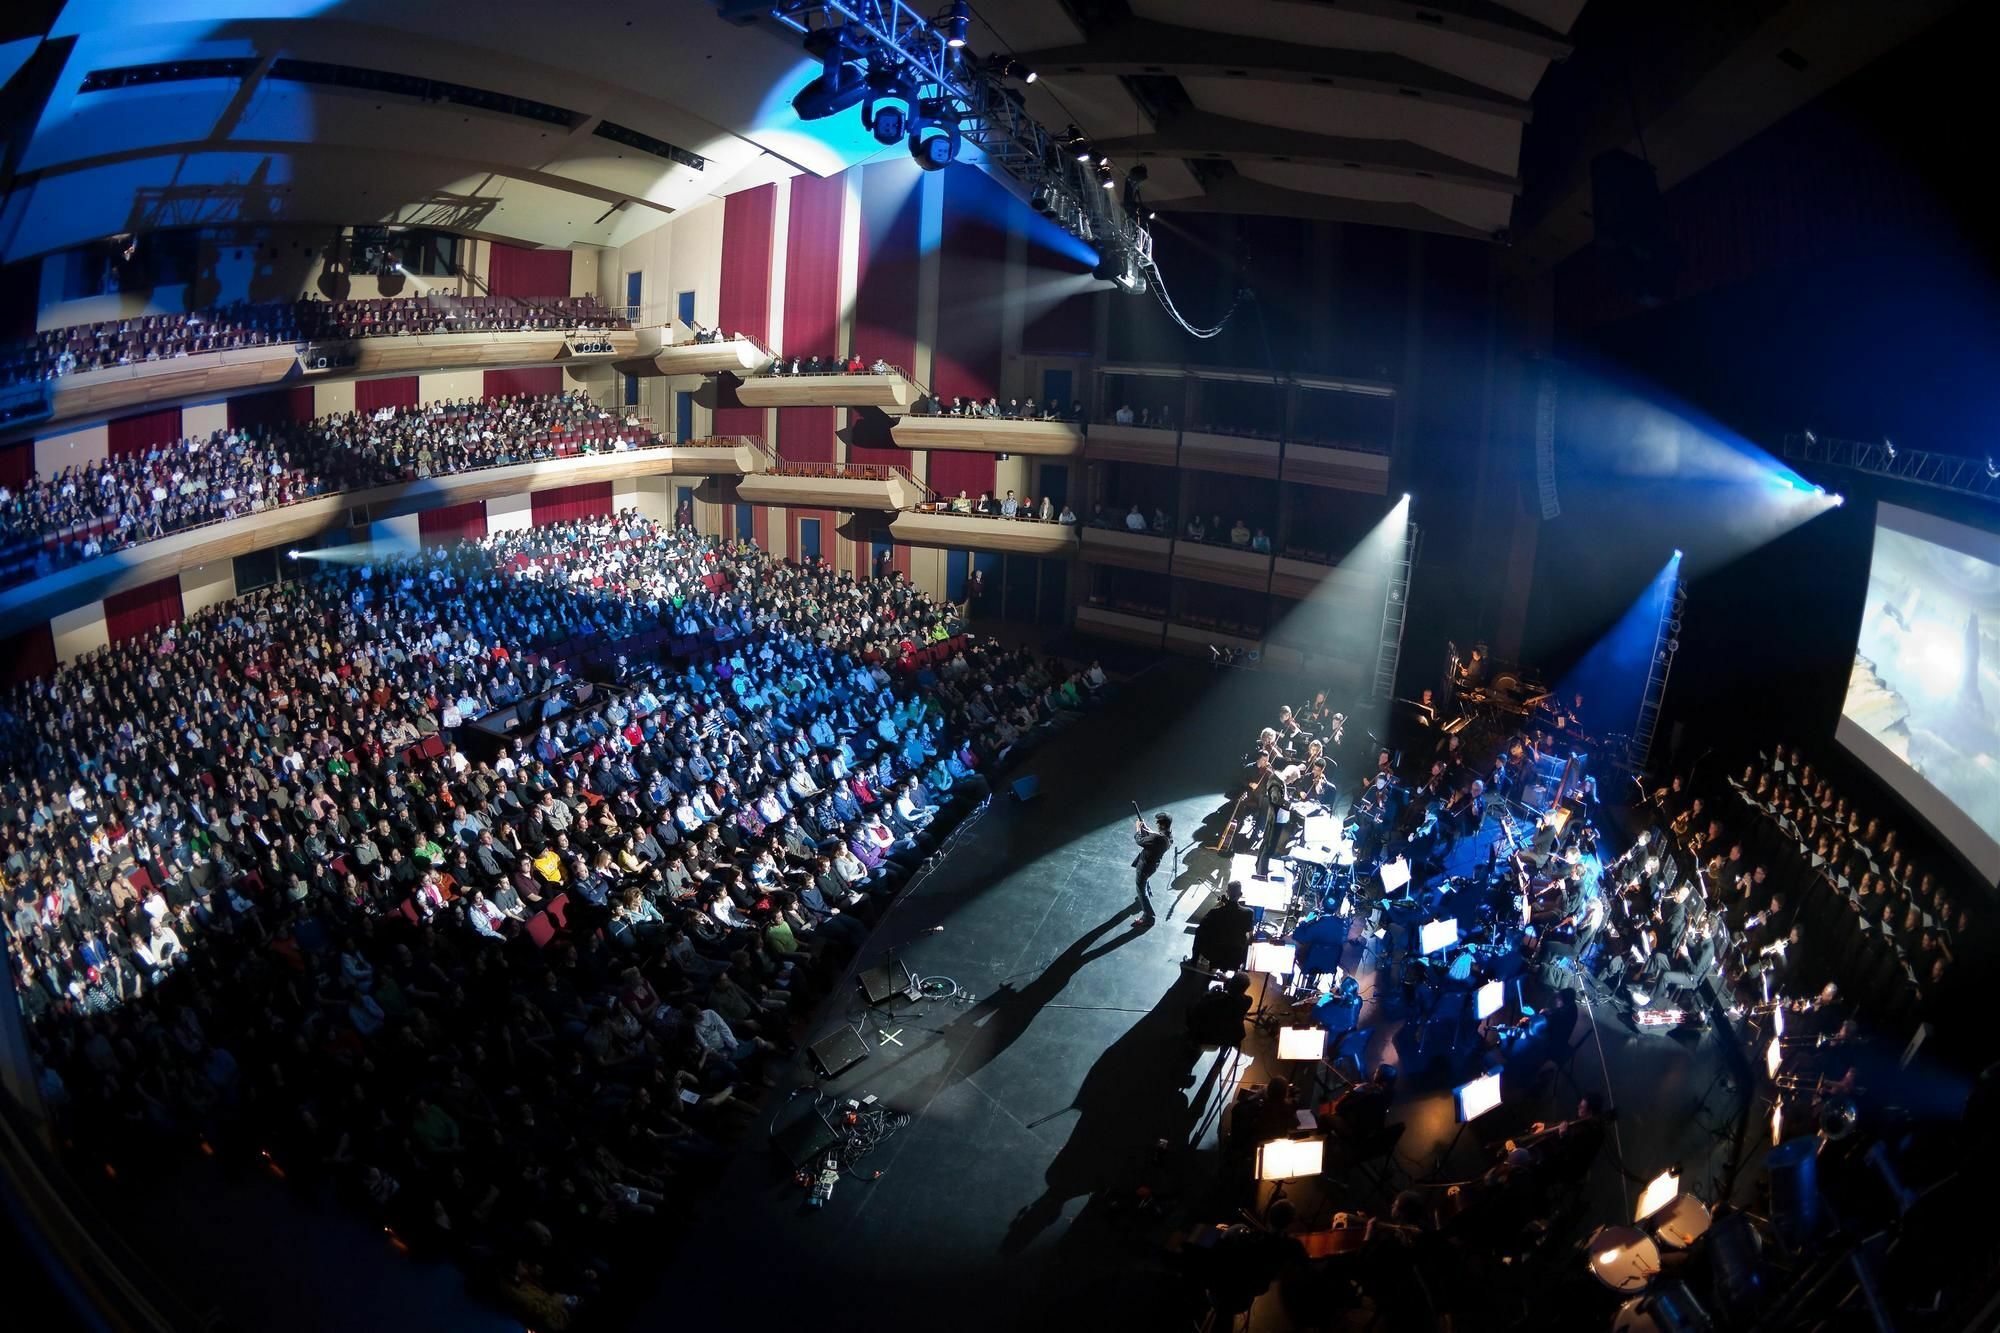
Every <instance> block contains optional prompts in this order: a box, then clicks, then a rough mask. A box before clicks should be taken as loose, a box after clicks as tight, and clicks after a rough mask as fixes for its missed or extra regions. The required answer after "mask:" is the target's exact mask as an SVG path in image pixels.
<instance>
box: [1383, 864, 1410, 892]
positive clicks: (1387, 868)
mask: <svg viewBox="0 0 2000 1333" xmlns="http://www.w3.org/2000/svg"><path fill="white" fill-rule="evenodd" d="M1380 873H1381V876H1382V892H1383V894H1384V895H1385V896H1386V895H1388V894H1391V893H1394V892H1395V891H1396V890H1397V889H1400V888H1402V887H1403V886H1404V885H1406V884H1408V883H1409V882H1410V863H1409V861H1408V860H1407V859H1405V858H1403V857H1400V856H1399V857H1397V858H1396V859H1395V860H1393V861H1389V862H1386V863H1385V864H1384V865H1383V866H1382V869H1381V872H1380Z"/></svg>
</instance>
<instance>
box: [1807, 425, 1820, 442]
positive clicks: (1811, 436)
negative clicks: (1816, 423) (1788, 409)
mask: <svg viewBox="0 0 2000 1333" xmlns="http://www.w3.org/2000/svg"><path fill="white" fill-rule="evenodd" d="M1806 443H1807V444H1818V443H1819V436H1817V435H1815V434H1813V433H1812V427H1810V426H1808V427H1806Z"/></svg>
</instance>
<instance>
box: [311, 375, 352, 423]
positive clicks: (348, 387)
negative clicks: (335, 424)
mask: <svg viewBox="0 0 2000 1333" xmlns="http://www.w3.org/2000/svg"><path fill="white" fill-rule="evenodd" d="M353 410H354V381H353V380H321V381H319V382H318V383H316V384H314V385H313V415H314V416H316V417H330V416H336V415H338V414H340V413H343V412H352V411H353Z"/></svg>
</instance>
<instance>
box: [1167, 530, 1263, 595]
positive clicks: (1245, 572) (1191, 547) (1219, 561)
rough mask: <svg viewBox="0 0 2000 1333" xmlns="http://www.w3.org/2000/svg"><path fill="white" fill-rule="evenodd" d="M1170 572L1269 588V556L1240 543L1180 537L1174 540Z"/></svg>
mask: <svg viewBox="0 0 2000 1333" xmlns="http://www.w3.org/2000/svg"><path fill="white" fill-rule="evenodd" d="M1173 575H1174V577H1175V578H1177V579H1200V580H1201V581H1202V582H1204V583H1220V584H1222V585H1223V586H1225V587H1230V588H1241V589H1243V591H1245V592H1254V593H1265V592H1269V591H1270V590H1271V557H1270V556H1269V555H1262V554H1259V553H1258V552H1256V551H1251V550H1246V549H1244V548H1242V547H1237V546H1212V545H1210V544H1208V543H1207V542H1191V541H1188V540H1186V539H1182V540H1179V541H1176V542H1175V543H1174V560H1173Z"/></svg>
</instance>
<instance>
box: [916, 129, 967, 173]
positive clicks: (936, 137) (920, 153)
mask: <svg viewBox="0 0 2000 1333" xmlns="http://www.w3.org/2000/svg"><path fill="white" fill-rule="evenodd" d="M910 156H911V157H913V158H915V159H916V162H917V165H918V166H920V167H922V168H923V169H924V170H925V171H943V170H944V169H945V168H946V167H948V166H950V165H951V162H952V159H953V158H955V157H957V156H958V126H956V125H950V124H937V123H935V122H933V121H925V120H915V121H912V122H911V123H910Z"/></svg>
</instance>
